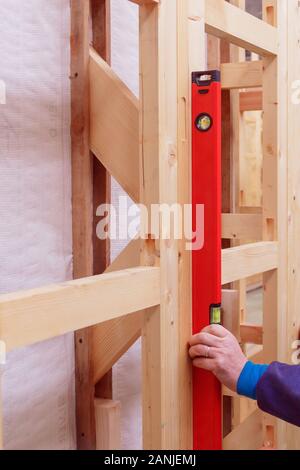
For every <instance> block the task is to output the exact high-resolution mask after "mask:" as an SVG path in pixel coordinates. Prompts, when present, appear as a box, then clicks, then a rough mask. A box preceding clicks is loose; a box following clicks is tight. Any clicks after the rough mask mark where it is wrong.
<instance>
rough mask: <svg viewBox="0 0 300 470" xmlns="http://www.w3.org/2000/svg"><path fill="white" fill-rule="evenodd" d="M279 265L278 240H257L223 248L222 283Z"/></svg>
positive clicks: (271, 269)
mask: <svg viewBox="0 0 300 470" xmlns="http://www.w3.org/2000/svg"><path fill="white" fill-rule="evenodd" d="M277 267H278V244H277V242H257V243H250V244H247V245H241V246H236V247H233V248H228V249H226V250H222V285H224V284H227V283H229V282H233V281H237V280H239V279H245V278H246V277H250V276H253V275H254V274H258V273H263V272H268V271H271V272H272V271H273V270H275V269H276V268H277ZM270 275H271V274H270Z"/></svg>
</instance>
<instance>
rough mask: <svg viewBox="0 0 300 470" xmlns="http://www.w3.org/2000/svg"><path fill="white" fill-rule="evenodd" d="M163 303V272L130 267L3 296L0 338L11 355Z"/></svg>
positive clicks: (151, 268)
mask: <svg viewBox="0 0 300 470" xmlns="http://www.w3.org/2000/svg"><path fill="white" fill-rule="evenodd" d="M116 292H117V293H118V295H115V294H116ZM159 303H160V273H159V268H154V267H138V268H132V269H127V270H124V271H119V272H115V273H108V274H101V275H99V276H93V277H90V278H83V279H78V280H75V281H69V282H65V283H63V284H58V285H53V286H49V287H42V288H39V289H32V290H29V291H24V292H18V293H14V294H3V295H2V296H0V328H1V330H0V331H1V339H2V340H3V341H5V343H6V347H7V350H8V351H10V350H12V349H14V348H19V347H23V346H27V345H29V344H33V343H36V342H39V341H44V340H46V339H49V338H53V337H55V336H60V335H63V334H65V333H68V332H70V331H76V330H79V329H81V328H86V327H88V326H92V325H96V324H97V323H101V322H105V321H107V320H111V319H113V318H118V317H120V316H123V315H126V314H129V313H134V312H136V311H138V310H142V309H144V308H149V307H153V306H155V305H159Z"/></svg>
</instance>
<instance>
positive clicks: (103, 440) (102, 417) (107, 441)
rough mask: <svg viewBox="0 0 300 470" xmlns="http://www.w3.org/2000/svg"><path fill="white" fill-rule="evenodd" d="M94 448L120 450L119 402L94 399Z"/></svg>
mask: <svg viewBox="0 0 300 470" xmlns="http://www.w3.org/2000/svg"><path fill="white" fill-rule="evenodd" d="M95 422H96V436H97V441H96V450H120V448H121V403H120V402H119V401H116V400H105V399H101V398H96V399H95Z"/></svg>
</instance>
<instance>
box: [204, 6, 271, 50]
mask: <svg viewBox="0 0 300 470" xmlns="http://www.w3.org/2000/svg"><path fill="white" fill-rule="evenodd" d="M205 23H206V32H207V33H209V34H213V35H215V36H217V37H219V38H224V39H227V40H228V41H229V42H232V43H233V44H235V45H236V46H239V47H243V48H244V49H248V50H250V51H252V52H256V53H257V54H260V55H276V54H277V52H278V35H277V30H276V28H274V27H272V26H270V25H268V24H267V23H265V22H264V21H261V20H259V19H257V18H255V17H254V16H252V15H250V14H249V13H246V12H245V11H243V10H242V9H240V8H237V7H235V6H233V5H230V3H228V2H226V1H224V0H206V6H205Z"/></svg>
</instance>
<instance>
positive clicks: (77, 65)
mask: <svg viewBox="0 0 300 470" xmlns="http://www.w3.org/2000/svg"><path fill="white" fill-rule="evenodd" d="M89 16H90V4H89V0H72V1H71V80H72V81H71V97H72V98H71V99H72V108H71V111H72V127H71V136H72V204H73V265H74V267H73V276H74V278H80V277H84V276H91V275H92V274H93V243H92V241H93V160H92V158H91V156H90V148H89V69H88V65H89ZM75 361H76V420H77V446H78V448H79V449H90V448H94V447H95V423H94V388H93V387H91V381H92V379H93V373H92V369H91V366H90V365H91V361H92V351H91V329H85V330H81V331H78V332H77V333H75Z"/></svg>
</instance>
